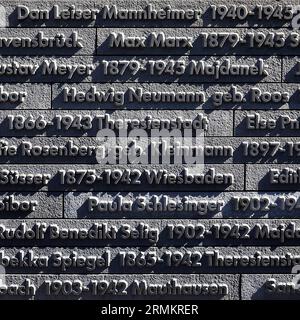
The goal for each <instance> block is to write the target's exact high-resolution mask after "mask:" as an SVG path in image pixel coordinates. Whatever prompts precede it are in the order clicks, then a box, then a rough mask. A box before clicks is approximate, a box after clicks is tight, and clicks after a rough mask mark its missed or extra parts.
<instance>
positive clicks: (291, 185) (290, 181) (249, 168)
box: [246, 164, 300, 191]
mask: <svg viewBox="0 0 300 320" xmlns="http://www.w3.org/2000/svg"><path fill="white" fill-rule="evenodd" d="M299 169H300V168H299V165H298V164H268V165H266V164H253V165H246V177H247V178H246V190H277V191H279V190H281V191H292V190H298V189H299V178H298V171H299ZM271 179H272V180H271ZM274 179H275V180H274ZM282 179H283V180H282ZM271 181H274V182H273V183H271Z"/></svg>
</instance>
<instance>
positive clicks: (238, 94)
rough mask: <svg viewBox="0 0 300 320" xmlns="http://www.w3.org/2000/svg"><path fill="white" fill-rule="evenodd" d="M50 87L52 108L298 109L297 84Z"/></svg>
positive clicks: (161, 84)
mask: <svg viewBox="0 0 300 320" xmlns="http://www.w3.org/2000/svg"><path fill="white" fill-rule="evenodd" d="M204 81H205V80H204ZM237 81H239V80H237ZM52 88H53V102H52V105H53V108H54V109H65V108H68V109H102V108H106V109H123V108H126V109H136V110H141V109H209V110H216V109H217V110H218V109H253V105H255V109H266V108H269V109H294V108H298V107H299V104H298V101H299V86H298V85H297V84H281V83H257V84H251V85H250V84H232V85H230V84H227V85H226V84H223V85H221V84H216V83H210V84H204V85H201V84H178V83H176V82H174V83H172V84H163V83H149V84H148V83H138V84H136V83H124V84H121V83H103V84H97V83H93V84H87V83H81V84H66V85H61V84H53V87H52ZM140 112H141V111H140Z"/></svg>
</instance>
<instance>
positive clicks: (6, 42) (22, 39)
mask: <svg viewBox="0 0 300 320" xmlns="http://www.w3.org/2000/svg"><path fill="white" fill-rule="evenodd" d="M95 35H96V31H95V30H94V29H68V28H65V29H63V28H61V29H43V30H39V29H35V28H22V29H17V28H1V29H0V48H1V55H17V56H18V55H21V56H24V55H62V56H68V55H76V54H90V55H92V54H93V53H94V50H95Z"/></svg>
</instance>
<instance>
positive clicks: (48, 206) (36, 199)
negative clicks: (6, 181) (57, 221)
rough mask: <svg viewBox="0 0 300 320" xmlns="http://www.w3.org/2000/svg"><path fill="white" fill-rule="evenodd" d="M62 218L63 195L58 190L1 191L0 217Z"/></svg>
mask: <svg viewBox="0 0 300 320" xmlns="http://www.w3.org/2000/svg"><path fill="white" fill-rule="evenodd" d="M25 217H26V218H28V219H29V218H30V219H32V218H38V219H50V218H52V219H53V218H62V217H63V196H62V194H59V193H58V192H53V193H50V192H36V193H34V192H28V193H26V192H1V193H0V219H17V218H19V219H23V218H25Z"/></svg>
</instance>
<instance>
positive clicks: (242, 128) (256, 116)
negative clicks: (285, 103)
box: [234, 110, 300, 137]
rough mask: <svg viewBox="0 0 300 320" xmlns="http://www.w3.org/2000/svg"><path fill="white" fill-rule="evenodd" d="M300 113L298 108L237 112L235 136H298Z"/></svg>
mask: <svg viewBox="0 0 300 320" xmlns="http://www.w3.org/2000/svg"><path fill="white" fill-rule="evenodd" d="M299 118H300V113H299V111H298V110H280V111H279V110H272V111H271V110H270V111H262V110H255V111H254V110H253V111H240V110H237V111H236V112H235V124H234V127H235V130H234V135H235V136H250V137H254V136H262V137H268V136H270V137H273V136H283V137H298V136H299V133H300V130H299V129H300V126H299V123H300V121H299Z"/></svg>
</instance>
